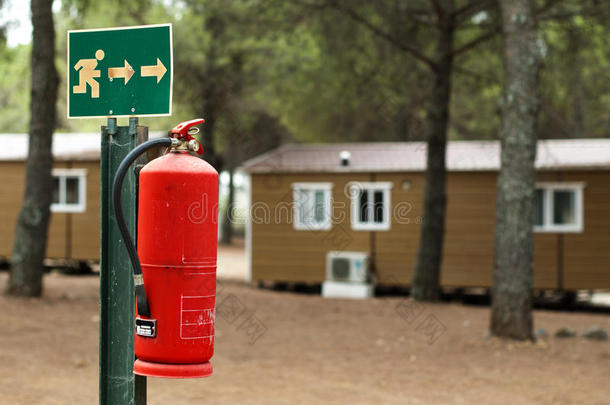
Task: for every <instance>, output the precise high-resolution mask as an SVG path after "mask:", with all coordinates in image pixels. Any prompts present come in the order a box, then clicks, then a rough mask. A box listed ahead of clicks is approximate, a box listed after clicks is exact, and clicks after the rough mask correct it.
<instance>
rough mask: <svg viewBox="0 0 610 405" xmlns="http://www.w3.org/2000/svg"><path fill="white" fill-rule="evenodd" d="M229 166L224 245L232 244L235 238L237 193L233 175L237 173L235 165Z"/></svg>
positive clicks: (224, 217) (223, 233)
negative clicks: (234, 225) (235, 202)
mask: <svg viewBox="0 0 610 405" xmlns="http://www.w3.org/2000/svg"><path fill="white" fill-rule="evenodd" d="M229 166H230V167H228V168H227V172H228V173H229V198H228V199H227V204H226V206H225V210H224V211H225V212H224V213H223V214H224V215H223V221H222V238H221V240H220V243H222V244H224V245H230V244H231V242H232V240H233V202H234V200H235V194H234V190H233V176H234V174H235V170H234V169H233V165H229Z"/></svg>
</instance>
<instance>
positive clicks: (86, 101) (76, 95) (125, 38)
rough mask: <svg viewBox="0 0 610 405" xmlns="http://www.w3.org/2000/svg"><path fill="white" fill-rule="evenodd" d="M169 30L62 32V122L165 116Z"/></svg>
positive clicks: (169, 78)
mask: <svg viewBox="0 0 610 405" xmlns="http://www.w3.org/2000/svg"><path fill="white" fill-rule="evenodd" d="M173 67H174V66H173V53H172V25H171V24H161V25H143V26H138V27H120V28H107V29H95V30H78V31H68V74H67V78H68V80H67V82H68V118H87V117H134V116H142V115H171V113H172V84H173V83H172V82H173V80H172V79H173V73H174V69H173Z"/></svg>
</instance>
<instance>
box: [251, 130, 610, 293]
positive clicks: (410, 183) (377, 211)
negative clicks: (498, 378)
mask: <svg viewBox="0 0 610 405" xmlns="http://www.w3.org/2000/svg"><path fill="white" fill-rule="evenodd" d="M499 148H500V145H499V143H498V142H497V141H456V142H450V143H449V145H448V150H447V168H448V175H447V176H448V182H447V196H448V204H447V219H446V221H447V222H446V235H445V247H444V252H443V264H442V284H443V286H448V287H489V286H491V282H492V269H493V238H494V209H495V195H496V178H497V174H498V170H499V167H500V160H499V156H500V149H499ZM244 167H245V170H246V172H248V173H249V175H250V180H251V195H250V199H251V213H250V222H249V232H248V233H247V238H248V239H247V242H246V245H247V255H248V266H249V275H250V278H251V279H252V280H253V281H263V280H269V281H287V282H310V283H320V282H323V281H324V280H325V277H326V257H327V253H328V252H330V251H345V252H364V253H366V254H367V255H368V257H369V258H370V261H371V262H372V264H373V269H374V272H375V274H376V278H377V282H378V283H380V284H403V285H408V284H409V283H410V282H411V277H412V273H413V267H414V264H415V257H416V252H417V248H418V240H419V233H420V223H421V215H422V196H423V187H424V175H425V173H424V171H425V168H426V146H425V144H424V143H360V144H326V145H285V146H283V147H280V148H279V149H276V150H274V151H271V152H269V153H267V154H264V155H261V156H259V157H257V158H254V159H252V160H250V161H248V162H246V164H245V165H244ZM536 167H537V171H538V172H537V189H536V218H535V223H536V226H535V229H534V231H535V263H534V267H535V287H536V288H539V289H563V290H575V289H607V288H610V140H608V139H595V140H593V139H590V140H584V139H581V140H547V141H540V142H539V143H538V153H537V161H536Z"/></svg>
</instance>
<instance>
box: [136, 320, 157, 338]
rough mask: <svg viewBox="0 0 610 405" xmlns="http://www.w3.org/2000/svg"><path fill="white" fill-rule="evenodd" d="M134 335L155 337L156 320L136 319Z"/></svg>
mask: <svg viewBox="0 0 610 405" xmlns="http://www.w3.org/2000/svg"><path fill="white" fill-rule="evenodd" d="M136 335H138V336H144V337H149V338H154V337H155V336H156V335H157V320H156V319H142V318H136Z"/></svg>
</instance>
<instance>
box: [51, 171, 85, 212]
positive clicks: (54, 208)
mask: <svg viewBox="0 0 610 405" xmlns="http://www.w3.org/2000/svg"><path fill="white" fill-rule="evenodd" d="M51 174H52V176H53V177H57V178H58V179H59V190H58V194H59V200H60V202H59V203H52V204H51V212H63V213H69V212H74V213H82V212H85V211H86V210H87V169H53V170H52V172H51ZM68 177H70V178H76V179H77V180H78V203H77V204H67V203H66V202H65V201H64V202H62V200H65V198H66V178H68Z"/></svg>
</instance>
